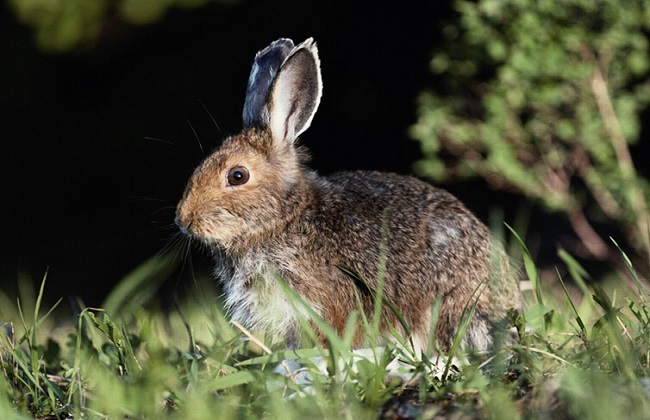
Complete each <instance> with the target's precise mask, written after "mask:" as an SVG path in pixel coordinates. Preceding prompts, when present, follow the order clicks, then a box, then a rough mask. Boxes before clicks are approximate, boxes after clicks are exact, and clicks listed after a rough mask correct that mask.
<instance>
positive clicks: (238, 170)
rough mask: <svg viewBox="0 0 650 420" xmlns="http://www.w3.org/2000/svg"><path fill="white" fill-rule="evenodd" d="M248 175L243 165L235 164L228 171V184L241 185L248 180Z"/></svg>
mask: <svg viewBox="0 0 650 420" xmlns="http://www.w3.org/2000/svg"><path fill="white" fill-rule="evenodd" d="M248 178H250V175H249V173H248V169H246V168H244V167H243V166H235V167H234V168H230V170H229V171H228V185H243V184H245V183H247V182H248Z"/></svg>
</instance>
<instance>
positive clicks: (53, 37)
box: [9, 0, 237, 52]
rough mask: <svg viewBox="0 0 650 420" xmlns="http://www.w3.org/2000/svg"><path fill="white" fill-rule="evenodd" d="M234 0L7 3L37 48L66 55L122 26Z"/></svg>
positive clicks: (40, 0) (13, 0)
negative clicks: (30, 31)
mask: <svg viewBox="0 0 650 420" xmlns="http://www.w3.org/2000/svg"><path fill="white" fill-rule="evenodd" d="M215 1H217V2H221V3H234V2H236V1H237V0H9V5H10V6H11V8H12V9H13V11H14V12H15V14H16V16H17V18H18V19H19V21H20V22H22V23H24V24H26V25H29V26H31V27H32V28H33V30H34V35H35V39H36V43H37V44H38V46H39V48H41V49H42V50H44V51H48V52H68V51H72V50H80V49H81V50H83V49H88V48H92V47H93V46H94V45H95V44H96V43H97V42H98V41H99V40H100V39H101V38H102V36H105V35H106V34H110V33H112V32H113V31H117V32H118V33H119V32H120V31H119V30H118V29H119V28H120V27H122V26H123V25H148V24H152V23H155V22H157V21H158V20H160V19H161V18H163V17H164V16H165V13H166V12H167V11H168V10H169V9H170V8H172V7H178V8H185V9H188V8H196V7H200V6H203V5H205V4H207V3H210V2H215Z"/></svg>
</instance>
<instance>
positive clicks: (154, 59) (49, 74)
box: [0, 0, 566, 305]
mask: <svg viewBox="0 0 650 420" xmlns="http://www.w3.org/2000/svg"><path fill="white" fill-rule="evenodd" d="M398 3H399V4H398ZM448 3H449V2H446V1H444V2H435V1H401V2H381V3H380V2H357V1H352V2H340V3H339V4H335V3H333V2H319V3H318V5H313V4H311V2H306V1H278V0H248V1H242V2H240V3H235V4H232V5H220V4H211V5H208V6H205V7H202V8H199V9H196V10H192V11H185V10H183V11H180V10H174V9H172V10H171V11H170V12H169V13H168V14H167V15H166V17H165V18H164V19H162V20H161V21H160V22H158V23H156V24H153V25H148V26H143V27H130V26H127V25H121V26H118V27H117V28H113V31H112V32H110V33H109V34H108V35H107V36H106V37H105V38H103V39H102V40H101V42H100V43H99V44H98V46H97V47H96V48H94V49H92V50H90V51H87V52H76V53H67V54H60V55H52V54H50V55H48V54H44V53H42V52H41V51H39V50H38V49H37V48H36V46H35V43H34V42H33V40H32V36H33V34H32V31H31V29H30V28H28V27H25V26H22V25H20V24H18V23H17V22H16V21H15V19H14V17H13V15H12V14H11V13H9V12H8V11H7V10H2V11H0V42H1V43H2V50H3V52H2V53H1V54H2V55H3V56H4V58H2V61H1V62H0V111H1V112H0V115H1V116H0V119H1V120H0V123H1V133H2V134H0V136H1V137H2V143H1V145H2V147H1V149H0V186H1V189H0V200H1V201H0V207H1V209H2V210H1V213H0V216H1V217H0V220H1V221H2V225H1V226H2V227H1V228H0V235H1V240H0V244H1V245H0V246H1V247H2V249H1V250H0V282H1V283H0V286H1V287H2V288H3V289H4V290H11V289H12V288H13V287H14V286H15V284H16V280H17V278H18V277H20V276H21V275H27V276H31V278H32V280H33V281H34V282H35V283H38V282H40V280H41V278H42V276H43V274H44V273H45V271H46V269H48V267H49V274H48V286H47V295H48V296H52V297H59V296H63V297H66V296H81V297H82V298H83V299H84V300H85V301H86V303H87V304H88V305H98V304H100V303H101V300H102V299H103V297H104V296H105V295H106V293H107V292H108V291H110V289H111V288H112V287H113V286H114V285H115V284H116V282H117V281H119V279H120V278H122V277H123V276H124V275H125V274H127V273H128V272H129V271H130V270H132V269H133V268H135V267H136V266H138V264H140V263H142V262H143V261H145V260H146V259H147V258H149V257H151V256H153V255H154V254H156V253H157V252H159V251H160V250H161V249H163V248H164V247H165V245H166V244H167V243H168V241H169V239H170V237H171V236H172V235H173V234H174V233H175V232H176V229H175V227H174V225H173V218H174V208H175V205H176V203H177V201H178V199H179V198H180V196H181V193H182V191H183V188H184V185H185V182H186V181H187V179H188V177H189V175H190V174H191V172H192V170H193V168H194V167H195V166H196V165H197V164H198V163H199V162H200V160H201V159H202V158H203V157H204V156H205V155H206V154H207V153H209V151H210V150H212V149H213V148H215V147H216V146H217V145H218V144H219V141H220V140H221V139H222V138H223V137H225V136H227V135H229V134H235V133H237V131H238V130H239V129H240V128H241V108H242V105H243V100H244V92H245V87H246V80H247V78H248V73H249V70H250V64H251V61H252V59H253V57H254V55H255V53H256V52H257V51H258V50H259V49H261V48H263V47H264V46H266V45H267V44H269V43H270V42H271V41H273V40H274V39H276V38H279V37H290V38H293V39H294V41H296V42H300V41H302V40H304V39H305V38H307V37H309V36H312V37H314V38H315V39H316V41H317V43H318V47H319V51H320V57H321V62H322V72H323V79H324V93H323V100H322V102H321V106H320V109H319V111H318V113H317V115H316V117H315V119H314V121H313V124H312V127H311V128H310V129H309V130H308V131H307V132H306V133H305V134H304V135H303V136H302V140H303V142H304V143H305V144H306V145H307V146H308V147H309V148H310V150H311V152H312V156H313V159H312V167H314V168H316V169H317V170H318V171H319V172H321V173H324V174H327V173H331V172H333V171H336V170H341V169H378V170H384V171H395V172H400V173H409V171H410V165H411V164H412V163H413V162H414V161H415V160H416V159H418V158H419V156H420V154H419V149H418V144H417V143H416V142H414V141H412V140H411V139H409V137H408V133H407V130H408V127H409V125H410V124H412V123H413V122H414V121H415V108H416V98H417V95H418V93H419V92H421V91H422V90H423V89H435V85H436V79H435V77H434V76H433V75H432V74H431V73H430V72H429V69H428V62H429V59H430V57H431V55H432V53H433V51H434V49H435V47H436V46H437V45H439V44H440V42H441V41H442V37H441V35H440V34H441V31H442V28H443V25H444V22H445V21H448V20H449V19H451V18H452V16H453V12H452V10H451V8H450V6H449V5H448ZM0 7H6V5H5V4H4V3H2V6H0ZM213 119H214V121H216V124H215V122H213ZM199 144H200V145H199ZM448 189H450V190H451V191H452V192H453V193H455V194H456V195H458V196H459V197H460V198H461V199H462V200H463V201H465V202H466V203H467V204H468V206H469V207H470V208H471V209H472V210H473V211H474V212H476V213H477V214H478V215H479V217H481V218H482V219H483V220H487V215H488V213H489V211H490V210H491V209H492V208H495V207H506V210H507V211H506V214H507V215H511V214H512V212H514V208H513V203H514V202H515V201H514V200H513V198H512V197H510V196H507V195H504V194H496V193H494V192H491V191H489V190H487V188H486V187H485V185H484V184H483V183H481V182H475V183H471V184H462V185H455V186H449V187H448ZM556 222H557V223H556ZM553 226H554V227H556V228H557V229H564V228H565V227H566V226H562V225H561V223H560V222H559V221H555V222H553ZM550 246H551V247H552V248H553V249H554V241H550ZM194 262H195V265H196V266H197V267H199V268H198V269H200V267H207V266H208V265H209V261H208V260H207V258H206V256H202V255H201V254H200V253H198V252H197V253H196V257H195V258H194ZM175 276H176V278H175V279H172V281H171V282H170V283H169V284H168V287H171V288H174V289H178V288H181V289H182V288H183V287H184V282H185V277H183V276H182V275H181V274H178V273H177V274H175Z"/></svg>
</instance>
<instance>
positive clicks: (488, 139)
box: [412, 0, 650, 258]
mask: <svg viewBox="0 0 650 420" xmlns="http://www.w3.org/2000/svg"><path fill="white" fill-rule="evenodd" d="M645 6H646V3H645V2H644V1H641V0H622V1H618V0H603V1H599V2H591V1H582V0H567V1H565V2H562V3H561V4H558V2H556V1H553V0H542V1H538V2H527V1H521V0H505V1H503V0H480V1H478V2H471V1H463V0H457V1H456V2H455V7H456V9H457V11H458V13H459V14H460V18H459V21H458V23H455V24H450V25H448V26H447V27H445V28H444V30H443V32H444V35H445V36H446V38H447V42H446V44H445V45H444V47H443V48H442V51H440V52H438V53H436V54H435V55H434V57H433V59H432V60H431V69H432V71H433V72H434V73H436V74H437V75H438V76H439V78H440V82H441V83H440V85H441V88H440V89H439V90H438V91H436V92H435V93H434V92H428V93H424V94H423V95H422V96H421V98H420V104H419V118H418V121H417V123H416V124H415V125H414V126H413V127H412V135H413V137H415V138H416V139H417V140H418V141H419V142H420V144H421V148H422V151H423V152H424V156H425V157H424V159H422V160H421V161H420V162H418V163H417V164H416V171H417V172H418V173H419V174H420V175H422V176H425V177H429V178H431V179H433V180H435V181H449V180H461V179H467V178H471V177H477V176H479V177H482V178H484V179H485V180H486V181H487V182H488V183H489V184H490V185H491V186H492V187H494V188H495V189H498V190H505V191H511V192H516V193H518V194H522V195H525V196H526V197H529V198H533V199H534V200H535V201H536V202H538V203H541V204H543V206H544V207H545V208H546V209H548V210H550V211H556V212H562V213H564V214H566V216H567V217H568V220H569V221H570V223H571V225H572V227H573V230H574V231H575V233H576V235H577V236H578V238H579V239H580V242H581V243H582V245H583V246H584V250H586V251H587V252H588V253H589V254H591V256H594V257H597V258H605V257H607V256H611V255H613V253H614V252H615V251H614V250H613V249H612V247H611V246H608V245H607V243H606V242H605V241H604V240H603V239H601V237H600V236H599V235H598V234H597V233H596V232H595V231H594V230H593V228H592V227H591V224H590V222H589V220H590V219H591V220H595V219H599V220H602V221H605V222H606V223H610V224H612V225H615V226H616V227H617V228H619V229H621V230H622V231H624V235H625V237H626V239H627V241H628V242H629V243H630V244H631V245H632V246H633V248H634V249H635V250H636V252H637V253H639V254H640V255H642V256H643V257H645V258H648V257H649V256H650V230H649V216H648V198H647V197H648V191H650V185H649V183H648V180H647V179H645V178H643V177H641V176H639V174H638V173H637V171H636V169H635V164H634V160H633V158H632V154H631V152H630V148H629V146H630V145H633V144H635V143H636V142H637V140H638V138H639V133H640V130H641V121H640V117H639V116H640V114H641V112H642V111H643V110H645V109H646V108H647V106H648V103H650V80H649V78H648V75H649V69H650V60H649V58H648V57H649V54H648V36H647V32H645V31H647V30H648V29H650V9H648V8H647V7H645ZM585 206H586V208H585ZM586 212H589V213H586ZM587 214H589V216H590V218H589V219H588V218H587V216H586V215H587Z"/></svg>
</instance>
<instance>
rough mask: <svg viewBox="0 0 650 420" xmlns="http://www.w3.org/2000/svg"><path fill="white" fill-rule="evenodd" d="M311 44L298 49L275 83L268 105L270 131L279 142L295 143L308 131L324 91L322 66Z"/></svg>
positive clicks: (283, 66) (283, 67) (281, 70)
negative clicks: (321, 73)
mask: <svg viewBox="0 0 650 420" xmlns="http://www.w3.org/2000/svg"><path fill="white" fill-rule="evenodd" d="M307 42H309V43H311V40H308V41H305V43H307ZM305 43H303V44H305ZM301 45H302V44H301ZM310 45H311V44H309V45H307V46H305V47H301V46H298V47H297V48H298V51H296V52H295V53H294V54H293V55H291V56H290V57H289V58H288V59H287V61H285V63H284V64H283V65H282V67H281V68H280V71H279V73H278V75H277V77H276V79H275V82H274V83H273V87H272V91H271V95H270V97H269V99H268V104H267V105H268V109H269V111H270V118H269V128H270V129H271V134H272V135H273V139H274V140H276V141H286V142H290V143H292V142H293V141H295V140H296V138H297V137H298V136H299V135H300V134H301V133H302V132H303V131H305V130H306V129H307V128H309V125H310V124H311V120H312V118H314V114H315V113H316V110H317V109H318V104H319V103H320V96H321V91H322V82H321V75H320V67H319V64H320V63H319V60H318V52H317V50H316V46H315V45H311V46H310Z"/></svg>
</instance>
